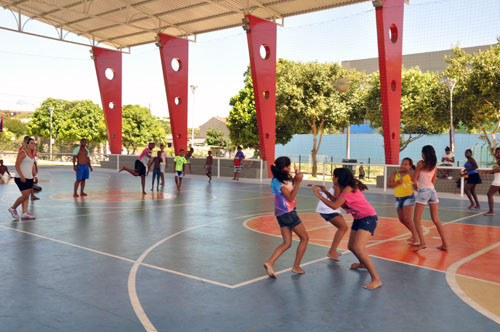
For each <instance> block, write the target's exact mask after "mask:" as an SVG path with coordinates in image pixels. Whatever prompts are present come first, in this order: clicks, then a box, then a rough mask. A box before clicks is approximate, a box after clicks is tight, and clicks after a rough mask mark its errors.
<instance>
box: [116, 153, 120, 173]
mask: <svg viewBox="0 0 500 332" xmlns="http://www.w3.org/2000/svg"><path fill="white" fill-rule="evenodd" d="M116 170H117V171H119V170H120V155H119V154H117V155H116Z"/></svg>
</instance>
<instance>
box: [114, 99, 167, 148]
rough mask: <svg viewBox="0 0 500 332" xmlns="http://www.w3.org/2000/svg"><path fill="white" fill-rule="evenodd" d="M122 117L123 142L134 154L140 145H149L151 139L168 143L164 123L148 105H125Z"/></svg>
mask: <svg viewBox="0 0 500 332" xmlns="http://www.w3.org/2000/svg"><path fill="white" fill-rule="evenodd" d="M122 117H123V120H122V126H123V127H122V132H123V137H122V144H123V146H124V147H125V148H126V149H127V151H131V152H132V154H134V153H135V151H136V150H137V148H138V147H140V146H145V145H147V143H148V142H149V141H155V142H160V143H166V133H165V129H163V127H162V123H161V122H160V121H159V120H157V119H155V118H154V117H153V116H152V115H151V112H150V111H149V109H148V108H147V107H141V106H139V105H125V106H123V110H122Z"/></svg>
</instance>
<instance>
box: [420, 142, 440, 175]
mask: <svg viewBox="0 0 500 332" xmlns="http://www.w3.org/2000/svg"><path fill="white" fill-rule="evenodd" d="M422 154H423V155H424V167H423V169H424V170H426V171H432V170H433V169H434V167H436V165H437V157H436V151H435V150H434V148H433V147H432V145H426V146H424V147H423V148H422Z"/></svg>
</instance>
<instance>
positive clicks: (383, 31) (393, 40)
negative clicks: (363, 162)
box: [374, 0, 404, 164]
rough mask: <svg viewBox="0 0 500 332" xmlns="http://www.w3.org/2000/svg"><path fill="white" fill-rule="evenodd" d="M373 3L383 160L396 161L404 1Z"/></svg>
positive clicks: (388, 0)
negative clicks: (375, 25) (377, 56)
mask: <svg viewBox="0 0 500 332" xmlns="http://www.w3.org/2000/svg"><path fill="white" fill-rule="evenodd" d="M374 6H375V7H376V9H375V13H376V18H377V39H378V55H379V58H378V59H379V67H380V94H381V98H382V120H383V129H384V148H385V163H386V164H399V142H400V137H399V135H400V128H401V65H402V61H403V11H404V0H378V1H375V2H374Z"/></svg>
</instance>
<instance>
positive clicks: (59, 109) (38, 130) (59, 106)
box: [26, 98, 73, 138]
mask: <svg viewBox="0 0 500 332" xmlns="http://www.w3.org/2000/svg"><path fill="white" fill-rule="evenodd" d="M72 107H73V103H71V102H69V101H66V100H62V99H54V98H47V99H45V100H44V101H43V102H42V104H41V105H40V107H39V108H37V109H36V111H35V113H34V114H33V118H32V119H31V121H30V122H28V123H27V125H26V128H27V130H28V133H29V134H30V135H34V136H39V137H43V138H49V137H50V108H52V109H53V112H52V137H55V138H57V137H59V130H60V128H61V125H62V123H63V122H64V121H65V120H66V119H67V117H68V112H69V110H70V109H71V108H72Z"/></svg>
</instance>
